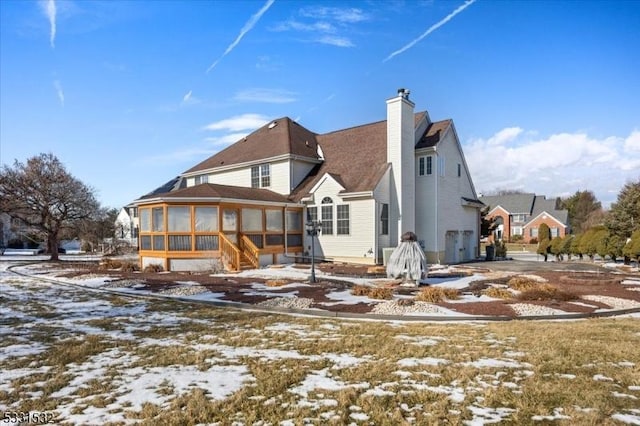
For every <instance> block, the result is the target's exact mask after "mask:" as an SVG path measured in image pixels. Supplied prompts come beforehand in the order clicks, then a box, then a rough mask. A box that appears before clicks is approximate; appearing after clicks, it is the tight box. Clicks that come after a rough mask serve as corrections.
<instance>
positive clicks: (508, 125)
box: [0, 0, 640, 207]
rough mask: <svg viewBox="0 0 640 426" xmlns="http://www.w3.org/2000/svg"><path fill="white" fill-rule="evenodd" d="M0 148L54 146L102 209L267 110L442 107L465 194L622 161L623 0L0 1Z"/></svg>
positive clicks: (630, 147)
mask: <svg viewBox="0 0 640 426" xmlns="http://www.w3.org/2000/svg"><path fill="white" fill-rule="evenodd" d="M0 32H1V33H0V125H1V127H0V162H1V163H2V164H11V163H13V161H14V160H15V159H17V160H19V161H25V160H26V159H27V158H29V157H31V156H34V155H37V154H39V153H41V152H52V153H53V154H55V155H56V156H57V157H58V158H59V159H60V160H61V161H62V162H63V163H64V164H65V165H66V167H67V169H68V170H69V171H70V172H71V173H72V174H73V175H74V176H76V177H77V178H79V179H81V180H82V181H84V182H85V183H87V184H88V185H90V186H92V187H93V188H95V189H96V191H97V196H98V199H99V200H100V201H101V203H102V204H103V205H105V206H111V207H120V206H122V205H124V204H126V203H128V202H130V201H132V200H134V199H136V198H137V197H139V196H141V195H143V194H145V193H147V192H149V191H150V190H152V189H154V188H156V187H157V186H159V185H161V184H162V183H164V182H166V181H168V180H169V179H171V178H173V177H175V176H177V175H179V174H180V173H181V172H183V171H185V170H187V169H189V168H190V167H192V166H193V165H195V164H196V163H198V162H200V161H202V160H204V159H205V158H207V157H208V156H210V155H211V154H213V153H215V152H217V151H218V150H220V149H222V148H224V147H225V146H227V145H228V144H229V143H231V142H233V141H235V140H238V139H240V138H241V137H242V136H244V135H245V134H247V133H250V132H251V131H252V130H254V129H255V128H257V127H259V126H260V125H262V124H264V123H265V122H267V121H269V120H270V119H273V118H278V117H283V116H289V117H291V118H293V119H295V120H298V121H299V122H300V124H302V125H303V126H305V127H306V128H308V129H310V130H312V131H315V132H317V133H324V132H329V131H332V130H338V129H342V128H346V127H350V126H355V125H360V124H365V123H370V122H374V121H379V120H383V119H385V118H386V106H385V100H386V99H388V98H390V97H392V96H394V95H395V93H396V90H397V89H398V88H400V87H405V88H408V89H410V90H411V99H412V100H413V101H414V102H415V103H416V110H417V111H422V110H428V111H429V114H430V116H431V118H432V119H433V120H441V119H446V118H452V119H453V120H454V123H455V126H456V130H457V133H458V136H459V138H460V141H461V143H462V146H463V149H464V152H465V155H466V158H467V163H468V165H469V168H470V170H471V174H472V178H473V180H474V183H475V186H476V189H477V191H478V192H484V193H488V192H490V191H495V190H498V189H520V190H525V191H531V192H536V193H538V194H545V195H547V196H548V197H554V196H564V195H570V194H572V193H574V192H575V191H577V190H585V189H589V190H592V191H594V192H595V194H596V196H597V198H598V199H599V200H600V201H602V202H603V204H605V205H608V204H609V203H610V202H612V201H615V198H616V195H617V193H618V192H619V190H620V188H621V187H622V185H623V184H624V183H625V182H628V181H630V180H634V181H636V180H637V179H638V178H639V177H640V2H637V1H606V2H605V1H594V2H587V1H584V2H583V1H569V2H561V1H551V2H544V1H493V0H492V1H485V0H477V1H467V2H465V1H438V0H433V1H355V2H349V1H340V2H338V1H336V2H327V1H317V2H313V1H308V2H307V1H305V2H302V1H282V0H276V1H271V0H269V1H265V0H260V1H233V2H232V1H230V2H225V1H196V0H191V1H189V0H187V1H127V2H120V1H97V2H94V1H87V0H83V1H42V2H30V1H14V0H3V1H2V2H0Z"/></svg>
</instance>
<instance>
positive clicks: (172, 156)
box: [140, 148, 216, 166]
mask: <svg viewBox="0 0 640 426" xmlns="http://www.w3.org/2000/svg"><path fill="white" fill-rule="evenodd" d="M215 151H216V150H215V149H202V148H188V149H183V150H179V151H173V152H169V153H166V154H158V155H152V156H149V157H143V158H141V159H140V161H141V163H143V164H153V165H154V166H157V165H163V164H171V165H173V166H175V164H176V163H186V162H191V161H193V160H202V158H203V157H204V158H206V157H208V156H210V155H211V154H213V153H214V152H215Z"/></svg>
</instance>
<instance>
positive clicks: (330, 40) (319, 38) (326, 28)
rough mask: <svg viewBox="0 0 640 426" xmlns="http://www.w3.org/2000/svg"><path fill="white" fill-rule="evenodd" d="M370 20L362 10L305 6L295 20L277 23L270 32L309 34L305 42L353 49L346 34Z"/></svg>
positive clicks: (352, 44)
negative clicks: (357, 25) (356, 25)
mask: <svg viewBox="0 0 640 426" xmlns="http://www.w3.org/2000/svg"><path fill="white" fill-rule="evenodd" d="M370 19H371V17H370V16H369V15H368V14H366V13H365V12H363V11H362V9H357V8H340V7H326V6H307V7H303V8H301V9H300V10H298V13H297V17H296V18H291V19H289V20H287V21H283V22H280V23H277V24H276V25H274V26H272V27H271V28H270V30H271V31H280V32H282V31H297V32H301V33H309V34H311V38H308V37H305V38H303V40H304V41H306V42H311V43H320V44H327V45H331V46H336V47H354V46H355V43H354V42H353V41H352V40H351V39H350V38H349V37H347V35H346V33H348V32H350V31H351V32H352V31H353V28H354V26H355V24H359V23H361V22H364V21H368V20H370Z"/></svg>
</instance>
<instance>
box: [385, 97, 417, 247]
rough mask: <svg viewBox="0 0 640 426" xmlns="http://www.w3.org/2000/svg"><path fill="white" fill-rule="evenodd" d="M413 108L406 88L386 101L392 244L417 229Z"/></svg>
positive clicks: (413, 105)
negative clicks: (390, 180) (395, 223)
mask: <svg viewBox="0 0 640 426" xmlns="http://www.w3.org/2000/svg"><path fill="white" fill-rule="evenodd" d="M414 107H415V104H414V103H413V102H411V101H410V100H409V90H407V89H398V95H397V96H396V97H394V98H391V99H389V100H387V162H389V163H391V175H392V177H393V180H392V182H391V206H390V207H391V212H395V214H394V215H393V216H392V217H390V219H392V218H393V219H394V221H395V220H397V226H396V229H394V228H393V227H392V228H391V229H390V230H389V231H390V233H391V232H393V234H391V236H392V241H391V243H392V244H394V243H395V244H397V243H398V242H400V236H401V235H402V234H403V233H405V232H407V231H411V232H415V231H416V229H415V226H416V224H415V194H416V189H415V128H414V112H413V109H414ZM390 224H391V220H390ZM396 238H397V239H396ZM394 240H395V241H394Z"/></svg>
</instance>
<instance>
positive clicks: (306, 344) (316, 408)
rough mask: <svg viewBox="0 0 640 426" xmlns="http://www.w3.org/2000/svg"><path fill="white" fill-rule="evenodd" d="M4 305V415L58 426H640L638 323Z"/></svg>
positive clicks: (5, 285) (25, 299)
mask: <svg viewBox="0 0 640 426" xmlns="http://www.w3.org/2000/svg"><path fill="white" fill-rule="evenodd" d="M0 294H1V295H0V308H1V309H2V312H3V317H2V319H0V335H1V336H2V340H1V341H0V406H1V407H2V408H3V411H31V412H33V411H48V412H51V413H54V414H55V416H56V423H57V424H65V423H66V424H130V423H133V422H140V423H141V424H149V425H152V424H153V425H156V424H166V425H172V424H175V425H191V424H220V425H228V424H247V425H252V424H262V425H266V424H274V425H277V424H281V423H280V422H285V423H282V424H296V425H297V424H336V425H342V424H349V423H354V424H375V425H396V424H411V423H413V424H454V425H455V424H467V423H468V422H474V423H468V424H484V423H489V422H493V421H496V422H497V421H501V422H504V423H506V424H518V425H522V424H549V423H551V422H558V423H559V424H571V425H574V424H579V425H608V424H611V425H614V424H624V422H626V423H629V424H639V422H640V409H639V408H640V351H639V350H638V348H640V319H639V318H619V319H594V320H585V321H574V322H522V321H512V322H506V323H457V324H438V323H410V324H403V323H392V322H373V321H368V322H365V321H342V322H341V321H335V320H330V319H313V318H301V317H292V316H281V315H274V314H261V313H255V312H240V311H233V310H227V309H217V308H210V307H206V306H201V305H195V304H194V305H190V304H186V303H178V302H170V301H167V302H158V301H149V300H132V299H127V298H122V297H115V296H106V295H96V294H91V297H87V295H86V294H83V293H82V291H81V290H76V289H69V288H55V287H53V286H50V285H48V284H44V283H38V282H35V281H33V280H29V279H26V278H20V279H8V278H7V277H4V278H3V277H2V275H0ZM234 422H235V423H234ZM287 422H289V423H287ZM634 422H635V423H634Z"/></svg>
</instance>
